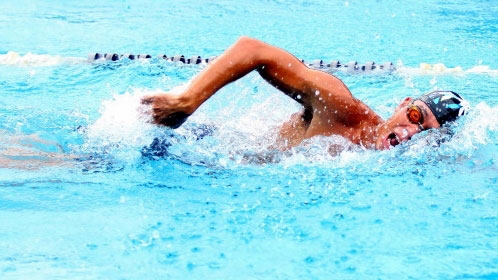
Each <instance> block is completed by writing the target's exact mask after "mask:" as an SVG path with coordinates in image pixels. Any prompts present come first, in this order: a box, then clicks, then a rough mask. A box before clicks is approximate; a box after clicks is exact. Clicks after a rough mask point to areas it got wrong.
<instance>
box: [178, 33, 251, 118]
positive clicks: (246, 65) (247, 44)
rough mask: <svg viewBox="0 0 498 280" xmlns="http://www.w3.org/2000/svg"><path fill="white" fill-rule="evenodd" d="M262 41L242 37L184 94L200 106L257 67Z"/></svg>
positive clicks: (201, 74) (203, 72)
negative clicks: (257, 54) (257, 56)
mask: <svg viewBox="0 0 498 280" xmlns="http://www.w3.org/2000/svg"><path fill="white" fill-rule="evenodd" d="M258 47H261V42H259V41H257V40H254V39H250V38H247V37H242V38H240V39H239V40H238V41H237V42H236V43H235V44H234V45H232V46H231V47H230V48H228V49H227V50H226V51H225V52H224V53H223V54H222V55H220V56H219V57H217V58H216V59H215V60H214V61H213V62H211V63H210V64H209V65H208V66H207V67H206V69H204V70H203V71H202V72H201V73H199V75H197V76H196V77H195V78H194V79H193V80H192V81H191V83H190V85H189V87H188V89H187V90H186V91H185V94H184V96H185V97H187V98H188V99H189V100H190V101H191V102H193V103H194V107H195V108H198V107H199V106H200V105H201V104H202V103H203V102H204V101H206V100H207V99H209V98H210V97H211V96H213V95H214V94H215V93H216V92H217V91H218V90H220V89H221V88H222V87H224V86H225V85H227V84H229V83H231V82H233V81H235V80H237V79H239V78H241V77H243V76H245V75H246V74H248V73H249V72H251V71H253V70H255V69H257V67H259V63H258V62H257V58H256V55H255V53H256V52H257V51H258V50H257V49H258Z"/></svg>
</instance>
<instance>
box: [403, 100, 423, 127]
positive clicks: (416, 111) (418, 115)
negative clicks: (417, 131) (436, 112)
mask: <svg viewBox="0 0 498 280" xmlns="http://www.w3.org/2000/svg"><path fill="white" fill-rule="evenodd" d="M406 116H407V117H408V120H409V121H410V122H412V123H414V124H422V123H423V122H424V115H423V114H422V110H421V109H420V107H418V106H417V105H412V106H410V107H408V110H406Z"/></svg>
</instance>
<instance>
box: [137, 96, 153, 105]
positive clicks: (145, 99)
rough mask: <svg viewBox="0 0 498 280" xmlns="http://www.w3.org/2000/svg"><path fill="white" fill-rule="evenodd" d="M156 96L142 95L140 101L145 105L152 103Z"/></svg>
mask: <svg viewBox="0 0 498 280" xmlns="http://www.w3.org/2000/svg"><path fill="white" fill-rule="evenodd" d="M154 99H155V96H154V95H145V96H143V97H142V99H141V100H140V102H141V103H142V104H144V105H151V104H152V103H154Z"/></svg>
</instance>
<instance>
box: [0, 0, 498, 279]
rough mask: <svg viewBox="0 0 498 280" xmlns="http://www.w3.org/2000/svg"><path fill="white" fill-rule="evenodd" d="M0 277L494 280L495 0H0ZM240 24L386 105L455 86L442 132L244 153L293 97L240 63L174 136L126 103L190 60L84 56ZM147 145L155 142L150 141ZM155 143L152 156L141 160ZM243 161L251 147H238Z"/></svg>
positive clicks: (180, 47) (236, 30)
mask: <svg viewBox="0 0 498 280" xmlns="http://www.w3.org/2000/svg"><path fill="white" fill-rule="evenodd" d="M0 11H2V12H0V34H2V36H0V95H1V97H0V133H1V134H2V137H1V138H0V278H1V279H158V278H159V279H234V278H236V279H496V278H498V253H497V252H498V203H497V202H498V187H497V185H498V183H497V182H498V175H497V174H498V172H497V171H498V166H497V163H496V155H497V154H498V146H497V143H498V133H497V130H498V126H497V123H498V104H497V99H496V98H495V96H496V90H497V89H498V78H497V77H498V72H497V69H498V52H497V51H496V49H497V48H498V30H497V28H496V26H498V25H497V24H498V22H497V21H498V20H497V19H496V14H497V13H498V4H496V3H495V2H493V1H472V2H470V1H463V0H455V1H426V2H421V1H341V2H336V1H313V2H307V1H263V0H258V1H249V2H247V3H235V2H230V1H222V2H220V1H203V2H198V1H171V2H170V3H163V2H160V1H149V2H147V1H105V2H104V1H84V2H82V3H76V2H75V1H71V2H67V1H2V2H1V3H0ZM241 35H249V36H253V37H256V38H259V39H262V40H265V41H267V42H269V43H272V44H275V45H278V46H280V47H283V48H285V49H287V50H289V51H290V52H292V53H294V54H295V55H297V56H298V57H300V58H302V59H305V60H314V59H324V60H335V59H338V60H340V61H343V62H347V61H350V60H356V61H358V62H360V63H363V62H366V61H372V60H373V61H375V62H378V63H382V62H384V61H391V62H393V63H394V64H395V65H396V67H397V69H398V70H396V71H395V72H393V73H374V74H364V73H356V74H352V73H346V72H343V71H339V72H336V73H335V74H336V75H338V76H339V77H340V78H342V79H343V80H344V81H345V83H346V84H347V85H348V86H349V87H350V88H351V90H352V92H353V94H354V95H355V96H356V97H358V98H360V99H362V100H364V101H365V102H366V103H367V104H368V105H370V106H371V107H372V108H374V109H375V110H376V111H378V112H379V113H380V114H381V115H382V116H384V117H388V116H389V115H390V114H391V113H392V111H393V110H394V108H395V107H396V105H397V104H398V102H399V101H400V100H402V98H404V97H405V96H417V95H418V94H420V93H423V92H426V91H428V90H432V89H435V88H443V89H452V90H455V91H458V92H461V93H462V94H464V95H465V97H466V98H467V99H468V100H469V101H470V103H471V104H472V107H473V110H472V112H471V113H470V114H468V115H467V116H465V117H464V118H463V119H461V120H460V121H459V122H458V123H457V124H456V125H455V126H454V127H453V128H452V129H453V132H454V136H453V137H452V138H451V139H448V140H447V141H445V142H443V143H442V144H439V145H438V144H437V141H436V140H435V139H436V138H437V137H438V136H437V135H435V134H437V133H436V132H424V133H422V134H420V135H419V136H418V137H415V138H414V139H413V140H412V141H410V142H409V143H406V144H404V145H401V146H398V147H396V148H395V149H392V150H390V151H382V152H378V151H364V150H361V149H352V150H350V151H346V152H343V153H341V154H339V155H338V156H335V157H333V156H331V155H330V154H329V153H328V146H329V145H330V144H337V143H342V142H341V139H337V138H333V137H331V138H318V139H312V140H310V141H309V142H307V143H305V144H304V145H302V146H300V147H297V148H296V149H294V150H293V151H291V152H290V153H286V154H277V155H273V156H274V158H276V159H277V160H276V162H274V163H266V164H258V163H254V162H249V163H247V158H248V157H249V158H250V159H251V157H250V155H254V154H261V153H264V152H265V149H264V147H265V145H266V144H268V143H270V142H271V140H272V139H271V136H268V135H271V132H272V131H273V129H274V128H275V127H276V126H278V124H280V123H281V122H282V121H283V120H286V119H287V118H288V116H289V115H290V114H292V113H293V112H295V111H296V110H298V109H299V107H298V106H297V105H296V104H294V103H293V102H292V101H291V100H290V99H288V98H287V97H285V96H283V95H282V94H280V93H279V92H278V91H277V90H275V89H273V88H271V87H270V86H269V85H267V84H266V83H265V82H264V81H262V79H260V78H259V77H258V76H257V75H256V74H250V75H249V76H248V77H245V78H244V79H242V80H239V81H237V82H235V83H233V84H231V85H229V86H228V87H226V88H224V89H223V90H221V91H220V92H219V93H218V94H217V95H215V96H214V97H213V98H212V99H210V100H209V101H208V102H207V103H205V104H204V105H203V106H202V107H201V108H200V109H199V111H198V112H196V114H195V115H193V116H192V117H191V118H190V119H189V121H188V122H187V123H185V125H184V127H181V128H179V129H177V130H175V131H171V130H168V129H164V128H158V127H155V126H153V125H151V124H149V123H147V120H146V118H145V117H144V116H143V115H142V114H141V113H140V106H139V105H138V103H139V102H138V101H139V99H140V96H142V95H144V94H147V93H151V92H154V91H155V90H156V89H162V90H178V87H179V86H182V85H184V84H185V83H186V82H187V81H188V80H189V79H190V78H191V77H193V76H194V75H195V74H196V73H198V72H199V71H200V70H201V69H202V66H185V65H181V64H178V63H172V62H167V61H164V60H160V59H156V58H155V59H151V60H147V61H121V62H114V63H113V62H96V63H88V62H87V61H86V57H87V54H88V53H92V52H116V53H135V54H137V53H148V54H151V55H153V56H156V55H158V54H163V53H164V54H167V55H175V54H184V55H186V56H187V57H190V56H192V55H201V56H203V57H209V56H212V55H218V54H219V53H220V52H222V51H223V50H224V49H225V48H227V47H228V46H229V45H230V44H231V43H232V42H233V41H234V40H236V39H237V38H238V37H239V36H241ZM155 139H162V140H163V141H164V142H163V145H162V147H163V148H165V150H166V151H167V153H163V154H161V155H159V154H157V151H158V150H157V149H156V150H154V149H153V150H152V153H151V152H150V149H149V148H150V146H151V144H152V143H154V140H155ZM154 152H156V154H154ZM252 159H254V157H252Z"/></svg>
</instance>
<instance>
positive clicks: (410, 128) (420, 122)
mask: <svg viewBox="0 0 498 280" xmlns="http://www.w3.org/2000/svg"><path fill="white" fill-rule="evenodd" d="M417 114H420V115H419V116H417ZM439 126H440V125H439V123H438V121H437V120H436V117H435V116H434V114H433V113H432V112H431V110H430V109H429V107H427V105H426V104H425V103H424V102H422V101H420V100H415V101H414V100H413V99H412V98H410V97H408V98H405V99H404V100H403V102H401V104H400V105H398V107H397V108H396V110H395V111H394V114H393V115H392V117H391V118H389V119H388V120H387V121H386V122H385V123H383V124H382V125H380V126H379V127H378V130H377V139H376V142H375V148H376V149H378V150H387V149H390V148H392V147H395V146H397V145H399V144H401V143H403V142H406V141H408V140H410V139H411V138H412V137H413V136H414V135H415V134H417V133H419V132H421V131H423V130H427V129H431V128H437V127H439Z"/></svg>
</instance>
